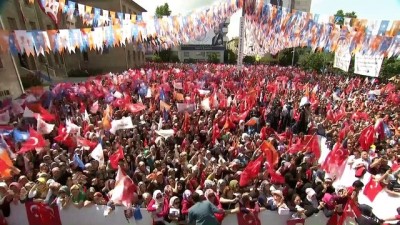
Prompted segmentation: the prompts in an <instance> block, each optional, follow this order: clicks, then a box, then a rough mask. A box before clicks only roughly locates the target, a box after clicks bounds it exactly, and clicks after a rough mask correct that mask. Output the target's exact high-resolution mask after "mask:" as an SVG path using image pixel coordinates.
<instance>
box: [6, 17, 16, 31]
mask: <svg viewBox="0 0 400 225" xmlns="http://www.w3.org/2000/svg"><path fill="white" fill-rule="evenodd" d="M7 21H8V26H9V27H10V30H18V25H17V21H16V20H15V18H11V17H7Z"/></svg>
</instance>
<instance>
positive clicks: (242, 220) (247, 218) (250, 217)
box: [237, 212, 261, 225]
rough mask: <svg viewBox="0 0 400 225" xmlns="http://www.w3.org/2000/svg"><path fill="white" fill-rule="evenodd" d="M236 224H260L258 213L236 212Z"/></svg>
mask: <svg viewBox="0 0 400 225" xmlns="http://www.w3.org/2000/svg"><path fill="white" fill-rule="evenodd" d="M237 219H238V224H240V225H261V221H260V218H258V213H255V212H253V213H242V212H239V213H237Z"/></svg>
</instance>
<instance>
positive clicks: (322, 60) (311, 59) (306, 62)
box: [299, 52, 333, 73]
mask: <svg viewBox="0 0 400 225" xmlns="http://www.w3.org/2000/svg"><path fill="white" fill-rule="evenodd" d="M332 60H333V54H331V53H325V52H316V53H306V54H303V55H301V56H300V58H299V65H300V67H301V68H302V69H304V70H311V71H317V72H319V73H320V72H323V71H324V69H326V68H327V65H328V64H330V63H331V61H332Z"/></svg>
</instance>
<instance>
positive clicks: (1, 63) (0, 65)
mask: <svg viewBox="0 0 400 225" xmlns="http://www.w3.org/2000/svg"><path fill="white" fill-rule="evenodd" d="M1 68H3V61H1V58H0V69H1Z"/></svg>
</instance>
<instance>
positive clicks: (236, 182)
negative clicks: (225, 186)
mask: <svg viewBox="0 0 400 225" xmlns="http://www.w3.org/2000/svg"><path fill="white" fill-rule="evenodd" d="M238 184H239V182H238V181H237V180H231V182H229V187H230V188H234V187H237V186H238Z"/></svg>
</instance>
